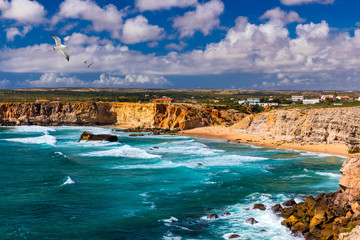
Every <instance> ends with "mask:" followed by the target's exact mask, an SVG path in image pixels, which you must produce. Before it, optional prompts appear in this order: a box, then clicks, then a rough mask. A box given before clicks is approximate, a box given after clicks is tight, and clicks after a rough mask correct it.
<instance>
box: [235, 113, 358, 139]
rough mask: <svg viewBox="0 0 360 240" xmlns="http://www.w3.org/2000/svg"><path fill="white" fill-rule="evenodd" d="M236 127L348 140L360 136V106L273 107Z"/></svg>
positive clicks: (275, 133) (264, 131)
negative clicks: (283, 108) (276, 108)
mask: <svg viewBox="0 0 360 240" xmlns="http://www.w3.org/2000/svg"><path fill="white" fill-rule="evenodd" d="M233 128H235V129H246V130H248V131H251V132H261V133H267V134H270V135H272V136H274V137H287V138H288V139H291V140H294V141H299V142H316V143H348V142H349V141H355V142H354V143H357V142H356V141H357V139H359V136H360V108H359V107H351V108H326V109H324V108H322V109H309V110H303V109H292V110H273V111H270V112H265V113H261V114H258V115H255V116H253V115H249V116H247V117H245V118H244V119H242V120H241V121H240V122H238V123H236V124H235V125H234V126H233Z"/></svg>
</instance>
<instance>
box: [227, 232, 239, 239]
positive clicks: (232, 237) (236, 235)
mask: <svg viewBox="0 0 360 240" xmlns="http://www.w3.org/2000/svg"><path fill="white" fill-rule="evenodd" d="M239 237H240V235H238V234H235V233H234V234H231V235H230V236H229V239H236V238H239Z"/></svg>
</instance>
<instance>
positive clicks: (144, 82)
mask: <svg viewBox="0 0 360 240" xmlns="http://www.w3.org/2000/svg"><path fill="white" fill-rule="evenodd" d="M93 84H94V85H95V86H98V87H103V86H106V87H110V86H117V87H155V86H156V87H159V86H165V85H169V84H170V83H169V81H168V80H167V79H166V78H165V77H163V76H156V75H126V76H125V77H124V78H123V77H119V76H111V75H108V74H105V73H103V74H101V75H100V79H99V80H96V81H94V82H93Z"/></svg>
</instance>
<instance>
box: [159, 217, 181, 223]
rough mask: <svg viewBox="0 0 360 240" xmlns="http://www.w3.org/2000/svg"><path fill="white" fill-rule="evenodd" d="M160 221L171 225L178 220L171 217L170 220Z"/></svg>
mask: <svg viewBox="0 0 360 240" xmlns="http://www.w3.org/2000/svg"><path fill="white" fill-rule="evenodd" d="M162 221H163V222H165V223H173V222H177V221H179V219H177V218H176V217H173V216H171V217H170V218H168V219H163V220H162Z"/></svg>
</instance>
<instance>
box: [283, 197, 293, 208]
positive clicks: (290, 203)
mask: <svg viewBox="0 0 360 240" xmlns="http://www.w3.org/2000/svg"><path fill="white" fill-rule="evenodd" d="M295 204H296V202H295V200H294V199H290V200H288V201H286V202H284V203H283V205H284V206H285V207H291V206H293V205H295Z"/></svg>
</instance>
